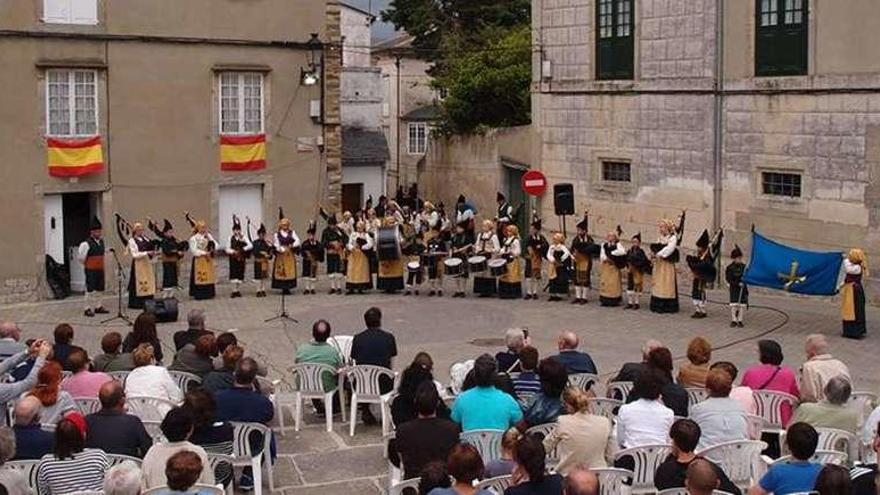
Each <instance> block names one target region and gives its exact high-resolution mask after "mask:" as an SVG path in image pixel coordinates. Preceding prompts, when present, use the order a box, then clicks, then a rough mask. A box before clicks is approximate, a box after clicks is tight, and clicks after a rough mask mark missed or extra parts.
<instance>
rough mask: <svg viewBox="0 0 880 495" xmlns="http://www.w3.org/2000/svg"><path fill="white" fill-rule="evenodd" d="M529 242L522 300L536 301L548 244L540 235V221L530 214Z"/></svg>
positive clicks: (536, 216)
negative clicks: (524, 292)
mask: <svg viewBox="0 0 880 495" xmlns="http://www.w3.org/2000/svg"><path fill="white" fill-rule="evenodd" d="M529 231H530V232H529V240H528V241H527V242H526V274H525V275H526V295H525V297H524V299H534V300H537V299H538V289H539V288H540V286H541V271H542V268H543V266H544V259H545V258H546V256H547V250H548V249H549V248H550V243H549V242H547V238H546V237H544V234H542V233H541V219H540V218H538V214H537V212H532V225H531V227H529Z"/></svg>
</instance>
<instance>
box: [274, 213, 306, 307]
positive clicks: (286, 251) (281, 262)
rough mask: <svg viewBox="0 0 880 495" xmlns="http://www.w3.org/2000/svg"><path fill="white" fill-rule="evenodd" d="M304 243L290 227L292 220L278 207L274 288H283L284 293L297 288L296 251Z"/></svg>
mask: <svg viewBox="0 0 880 495" xmlns="http://www.w3.org/2000/svg"><path fill="white" fill-rule="evenodd" d="M301 244H302V243H301V242H300V240H299V237H298V236H297V235H296V232H295V231H294V230H293V229H291V227H290V220H289V219H287V218H285V217H284V211H283V210H282V209H281V208H278V232H276V233H275V239H274V245H275V264H274V266H273V267H272V288H273V289H281V293H282V294H285V295H287V294H290V292H291V291H292V290H293V289H295V288H296V256H294V253H295V252H296V251H297V250H298V249H299V247H300V245H301Z"/></svg>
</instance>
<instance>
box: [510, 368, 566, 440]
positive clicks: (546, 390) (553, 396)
mask: <svg viewBox="0 0 880 495" xmlns="http://www.w3.org/2000/svg"><path fill="white" fill-rule="evenodd" d="M538 376H540V377H541V393H540V394H538V395H537V396H535V400H534V401H533V402H532V405H531V406H529V408H528V409H526V410H525V412H524V413H523V419H522V423H521V424H520V429H521V430H525V429H527V428H529V427H532V426H536V425H542V424H544V423H553V422H555V421H556V418H558V417H559V415H560V414H562V391H563V390H565V387H566V386H568V372H566V371H565V365H564V364H562V363H561V362H559V361H558V360H557V359H556V358H547V359H544V360H542V361H541V363H540V364H539V365H538Z"/></svg>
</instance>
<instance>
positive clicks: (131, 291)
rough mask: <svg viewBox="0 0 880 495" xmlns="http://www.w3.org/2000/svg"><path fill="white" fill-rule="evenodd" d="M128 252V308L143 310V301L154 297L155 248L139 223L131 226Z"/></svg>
mask: <svg viewBox="0 0 880 495" xmlns="http://www.w3.org/2000/svg"><path fill="white" fill-rule="evenodd" d="M131 230H132V232H131V234H132V235H131V239H129V240H128V252H129V254H131V274H130V275H129V277H128V307H129V308H131V309H143V307H144V301H146V300H147V299H153V297H155V295H156V275H155V273H153V258H154V257H155V255H156V247H155V246H154V245H153V241H151V240H150V239H147V237H146V236H144V226H143V224H141V223H140V222H136V223H135V224H134V225H132V229H131Z"/></svg>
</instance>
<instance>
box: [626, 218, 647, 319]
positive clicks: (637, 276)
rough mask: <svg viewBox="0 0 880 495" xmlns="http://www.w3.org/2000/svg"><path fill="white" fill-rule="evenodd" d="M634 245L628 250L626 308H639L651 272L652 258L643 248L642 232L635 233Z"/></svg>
mask: <svg viewBox="0 0 880 495" xmlns="http://www.w3.org/2000/svg"><path fill="white" fill-rule="evenodd" d="M631 241H632V245H630V247H629V250H628V251H627V252H626V262H627V265H628V269H627V274H626V308H624V309H639V306H640V301H641V299H642V292H643V291H644V290H645V278H646V277H648V275H650V274H651V260H649V259H648V255H646V254H645V250H644V249H642V233H641V232H639V233H638V234H636V235H634V236H633V237H632V239H631Z"/></svg>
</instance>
